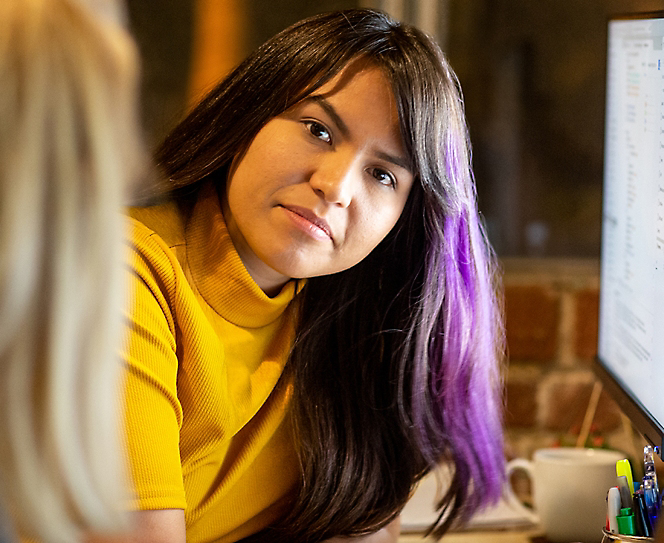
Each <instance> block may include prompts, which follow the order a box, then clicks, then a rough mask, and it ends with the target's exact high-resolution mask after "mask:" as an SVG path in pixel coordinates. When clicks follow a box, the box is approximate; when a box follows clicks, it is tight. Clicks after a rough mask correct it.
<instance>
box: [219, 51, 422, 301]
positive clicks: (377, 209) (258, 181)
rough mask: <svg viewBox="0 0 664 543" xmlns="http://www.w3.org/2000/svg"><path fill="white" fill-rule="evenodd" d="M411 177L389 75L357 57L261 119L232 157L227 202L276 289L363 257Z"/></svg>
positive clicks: (235, 233)
mask: <svg viewBox="0 0 664 543" xmlns="http://www.w3.org/2000/svg"><path fill="white" fill-rule="evenodd" d="M412 184H413V173H412V172H411V171H410V168H409V165H408V160H407V157H406V153H405V151H404V147H403V143H402V141H401V136H400V133H399V118H398V114H397V108H396V103H395V100H394V96H393V94H392V90H391V88H390V84H389V82H388V80H387V79H386V78H385V76H384V75H383V73H382V71H381V70H380V69H379V68H376V67H374V66H371V65H370V64H367V63H365V62H362V61H356V62H353V63H351V64H350V65H349V66H347V67H346V68H345V69H344V70H343V71H342V72H341V73H340V74H339V75H337V76H336V77H335V78H334V79H332V80H331V81H329V82H328V83H326V84H325V85H323V86H322V87H321V88H320V89H318V90H317V91H316V92H315V93H313V94H312V95H310V96H308V97H307V98H305V99H304V100H302V101H301V102H300V103H298V104H296V105H295V106H293V107H292V108H291V109H289V110H288V111H286V112H285V113H283V114H281V115H279V116H277V117H274V118H273V119H271V120H270V121H269V122H268V123H267V124H266V125H265V126H263V128H262V129H261V130H260V131H259V132H258V134H257V135H256V137H255V138H254V139H253V141H252V142H251V144H250V145H249V147H248V148H247V150H246V152H245V153H244V154H243V155H241V156H239V157H237V158H236V160H235V161H234V162H233V165H232V167H231V171H230V174H229V178H228V183H227V187H226V198H225V201H223V202H222V205H223V211H224V218H225V220H226V223H227V225H228V230H229V233H230V236H231V239H232V240H233V243H234V244H235V247H236V249H237V251H238V253H239V255H240V257H241V259H242V261H243V263H244V265H245V266H246V267H247V270H248V271H249V273H250V274H251V276H252V277H253V278H254V280H255V281H256V282H257V283H258V285H259V286H260V287H261V288H262V289H263V290H264V291H265V292H266V293H268V294H272V293H274V292H276V291H278V290H279V288H280V287H281V286H282V285H283V284H284V283H285V282H286V281H288V280H289V279H290V278H294V277H295V278H303V277H314V276H319V275H327V274H331V273H335V272H339V271H342V270H345V269H347V268H350V267H351V266H354V265H355V264H357V263H358V262H360V261H361V260H362V259H363V258H364V257H366V256H367V255H368V254H369V253H370V252H371V251H372V250H373V249H374V248H375V247H376V245H378V243H380V241H381V240H382V239H383V238H385V236H386V235H387V234H388V232H389V231H390V230H391V229H392V227H393V226H394V224H395V223H396V222H397V220H398V219H399V216H400V215H401V212H402V211H403V208H404V205H405V203H406V200H407V198H408V194H409V192H410V189H411V186H412ZM395 264H396V263H395Z"/></svg>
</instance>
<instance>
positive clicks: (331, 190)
mask: <svg viewBox="0 0 664 543" xmlns="http://www.w3.org/2000/svg"><path fill="white" fill-rule="evenodd" d="M357 170H358V166H357V159H356V158H355V157H347V156H343V155H341V154H339V155H337V156H328V157H326V158H325V159H322V160H321V162H320V163H319V164H318V165H317V167H316V169H315V170H314V172H313V173H312V175H311V177H310V178H309V184H310V185H311V187H312V188H313V189H314V192H316V194H318V195H319V196H320V197H321V198H323V199H324V200H325V201H326V202H328V203H330V204H335V205H338V206H340V207H348V206H349V205H350V203H351V201H352V200H353V193H354V191H355V190H356V186H357V183H358V181H359V179H358V176H359V172H358V171H357Z"/></svg>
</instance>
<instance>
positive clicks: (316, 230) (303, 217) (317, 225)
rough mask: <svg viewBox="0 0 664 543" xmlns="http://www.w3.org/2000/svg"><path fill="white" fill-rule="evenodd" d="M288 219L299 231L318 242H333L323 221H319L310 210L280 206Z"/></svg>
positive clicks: (328, 226)
mask: <svg viewBox="0 0 664 543" xmlns="http://www.w3.org/2000/svg"><path fill="white" fill-rule="evenodd" d="M281 207H283V208H284V209H285V210H286V212H287V213H288V216H289V217H290V219H291V220H292V221H293V222H294V223H295V224H296V225H297V226H298V227H299V228H300V229H301V230H304V232H306V233H307V234H309V235H310V236H311V237H312V238H314V239H316V240H318V241H326V240H333V239H334V238H333V237H332V230H331V229H330V225H329V224H327V221H326V220H325V219H321V218H320V217H319V216H318V215H316V214H315V213H314V212H313V211H311V210H310V209H307V208H306V207H300V206H292V205H282V206H281Z"/></svg>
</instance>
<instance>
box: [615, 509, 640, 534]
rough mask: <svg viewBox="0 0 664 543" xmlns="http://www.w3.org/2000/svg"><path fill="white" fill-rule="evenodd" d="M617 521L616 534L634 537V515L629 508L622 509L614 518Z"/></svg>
mask: <svg viewBox="0 0 664 543" xmlns="http://www.w3.org/2000/svg"><path fill="white" fill-rule="evenodd" d="M616 520H617V521H618V532H620V534H622V535H636V527H635V526H634V513H632V508H631V507H623V508H622V509H621V510H620V514H619V515H618V516H616Z"/></svg>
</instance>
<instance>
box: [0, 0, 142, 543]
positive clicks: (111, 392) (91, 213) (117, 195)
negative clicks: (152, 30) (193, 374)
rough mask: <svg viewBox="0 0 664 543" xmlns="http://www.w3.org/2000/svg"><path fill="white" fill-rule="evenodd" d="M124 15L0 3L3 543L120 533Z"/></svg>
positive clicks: (112, 8)
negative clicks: (119, 358)
mask: <svg viewBox="0 0 664 543" xmlns="http://www.w3.org/2000/svg"><path fill="white" fill-rule="evenodd" d="M122 8H123V6H121V5H120V4H118V3H117V2H115V0H96V1H95V0H2V1H1V2H0V373H1V375H2V379H1V380H0V501H1V507H0V511H2V514H3V518H2V520H1V521H0V529H1V530H2V532H3V533H4V536H5V538H7V539H9V540H13V539H15V538H16V534H20V535H21V536H23V537H31V538H32V537H34V538H38V539H39V540H41V541H45V542H51V541H59V542H61V541H77V540H80V539H82V537H83V535H84V534H87V533H90V532H98V533H115V532H117V531H119V530H122V529H123V528H124V527H126V525H127V523H126V518H125V515H123V514H122V513H121V511H120V508H121V505H122V500H123V498H125V497H126V487H125V478H124V470H123V466H122V463H121V460H120V459H121V458H122V455H121V447H120V439H119V438H120V435H121V433H120V431H119V414H120V410H119V406H120V401H119V398H120V394H119V393H120V381H119V375H120V374H119V369H120V365H119V363H118V360H117V354H116V351H117V345H118V343H119V336H118V332H119V330H120V326H119V325H120V320H121V308H122V307H123V306H124V304H125V303H126V299H125V298H126V296H125V291H124V284H123V281H122V279H121V277H122V274H123V272H122V265H121V264H122V260H123V255H122V247H123V245H122V240H123V237H124V233H125V232H124V230H125V229H124V222H123V221H124V219H123V217H122V215H121V208H122V206H123V204H124V203H125V199H126V195H127V191H128V188H129V184H130V182H131V181H134V180H136V179H137V178H138V176H139V174H140V173H141V169H142V160H143V155H142V152H141V150H142V145H141V141H140V137H139V127H138V121H137V119H138V117H137V111H136V104H137V75H138V70H137V67H138V63H137V51H136V48H135V45H134V42H133V41H132V39H131V38H130V36H129V35H128V33H127V32H126V30H125V28H124V27H123V25H122V24H121V22H122ZM0 539H2V537H1V536H0Z"/></svg>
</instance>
